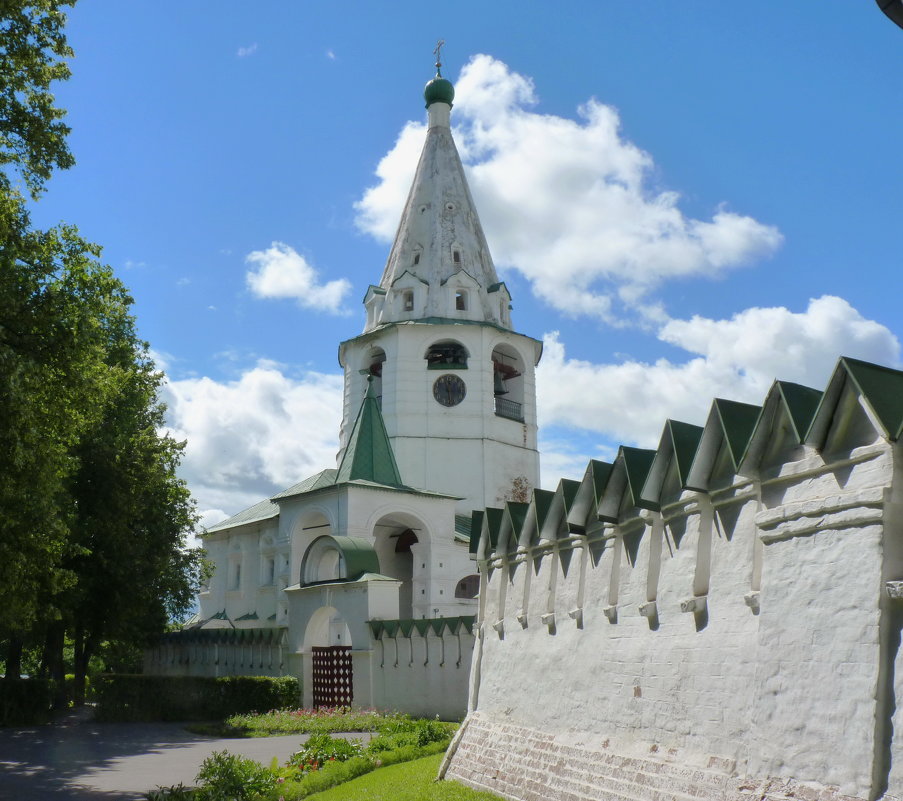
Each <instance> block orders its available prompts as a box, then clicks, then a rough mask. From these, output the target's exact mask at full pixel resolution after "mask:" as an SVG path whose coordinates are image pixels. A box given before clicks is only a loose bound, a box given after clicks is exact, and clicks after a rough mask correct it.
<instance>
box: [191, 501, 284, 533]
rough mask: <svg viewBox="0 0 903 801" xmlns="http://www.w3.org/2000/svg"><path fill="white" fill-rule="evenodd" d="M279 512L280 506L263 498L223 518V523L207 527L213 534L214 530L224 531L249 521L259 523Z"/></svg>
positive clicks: (208, 531)
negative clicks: (225, 518)
mask: <svg viewBox="0 0 903 801" xmlns="http://www.w3.org/2000/svg"><path fill="white" fill-rule="evenodd" d="M278 514H279V507H278V506H276V504H275V503H273V502H272V501H269V500H263V501H261V502H260V503H255V504H254V505H253V506H249V507H248V508H247V509H244V510H243V511H241V512H239V513H238V514H234V515H232V517H230V518H228V519H227V520H223V521H222V522H221V523H217V524H216V525H213V526H208V527H207V533H208V534H212V533H213V532H214V531H222V530H223V529H227V528H235V527H236V526H243V525H246V524H248V523H257V522H260V521H261V520H269V519H271V518H273V517H276V516H277V515H278Z"/></svg>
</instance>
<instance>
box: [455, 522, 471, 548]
mask: <svg viewBox="0 0 903 801" xmlns="http://www.w3.org/2000/svg"><path fill="white" fill-rule="evenodd" d="M471 523H472V521H471V517H470V515H455V540H456V541H457V542H470V532H471Z"/></svg>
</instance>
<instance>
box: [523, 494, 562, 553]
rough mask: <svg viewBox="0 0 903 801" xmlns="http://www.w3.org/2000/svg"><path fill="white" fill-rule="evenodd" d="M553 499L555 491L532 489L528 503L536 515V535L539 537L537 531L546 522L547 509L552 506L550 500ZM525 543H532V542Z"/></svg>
mask: <svg viewBox="0 0 903 801" xmlns="http://www.w3.org/2000/svg"><path fill="white" fill-rule="evenodd" d="M554 500H555V493H554V492H553V491H552V490H544V489H535V490H533V500H532V501H531V503H530V505H531V506H532V508H533V513H534V514H535V515H536V536H537V537H539V532H540V531H542V527H543V526H544V525H545V524H546V518H548V516H549V511H550V510H551V508H552V501H554ZM527 544H528V545H532V543H527Z"/></svg>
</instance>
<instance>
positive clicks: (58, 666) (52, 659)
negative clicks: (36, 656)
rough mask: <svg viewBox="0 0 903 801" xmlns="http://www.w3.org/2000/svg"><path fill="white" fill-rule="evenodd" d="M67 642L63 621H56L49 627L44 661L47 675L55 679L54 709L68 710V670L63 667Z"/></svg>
mask: <svg viewBox="0 0 903 801" xmlns="http://www.w3.org/2000/svg"><path fill="white" fill-rule="evenodd" d="M65 641H66V629H65V627H64V626H63V623H62V621H54V622H53V623H51V624H50V625H49V626H48V627H47V639H46V641H45V646H44V647H45V650H44V659H45V661H46V663H47V673H48V675H49V676H50V678H51V679H53V684H54V688H53V708H54V709H65V708H66V670H65V667H64V665H63V645H64V644H65Z"/></svg>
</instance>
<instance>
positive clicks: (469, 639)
mask: <svg viewBox="0 0 903 801" xmlns="http://www.w3.org/2000/svg"><path fill="white" fill-rule="evenodd" d="M473 647H474V637H473V635H472V634H470V633H469V632H466V631H463V630H462V631H461V632H460V634H451V633H449V632H448V631H447V630H446V631H444V632H443V634H442V635H441V636H436V635H435V634H433V633H432V632H429V633H428V634H427V635H426V636H421V635H419V634H417V633H412V635H411V636H410V637H403V636H401V635H399V636H398V637H389V636H387V635H386V634H383V636H382V637H381V638H380V639H379V640H376V641H375V642H374V643H373V646H372V648H373V649H372V651H371V654H370V665H371V667H370V675H371V682H372V685H371V686H372V688H373V689H372V693H373V694H372V701H373V706H375V707H376V708H378V709H390V710H391V709H397V710H399V711H404V712H407V713H408V714H410V715H412V716H415V717H418V716H419V717H435V716H436V715H438V716H439V717H440V718H441V719H442V720H461V719H463V717H464V715H465V713H466V712H467V680H468V676H469V673H470V662H471V656H472V654H473Z"/></svg>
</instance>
